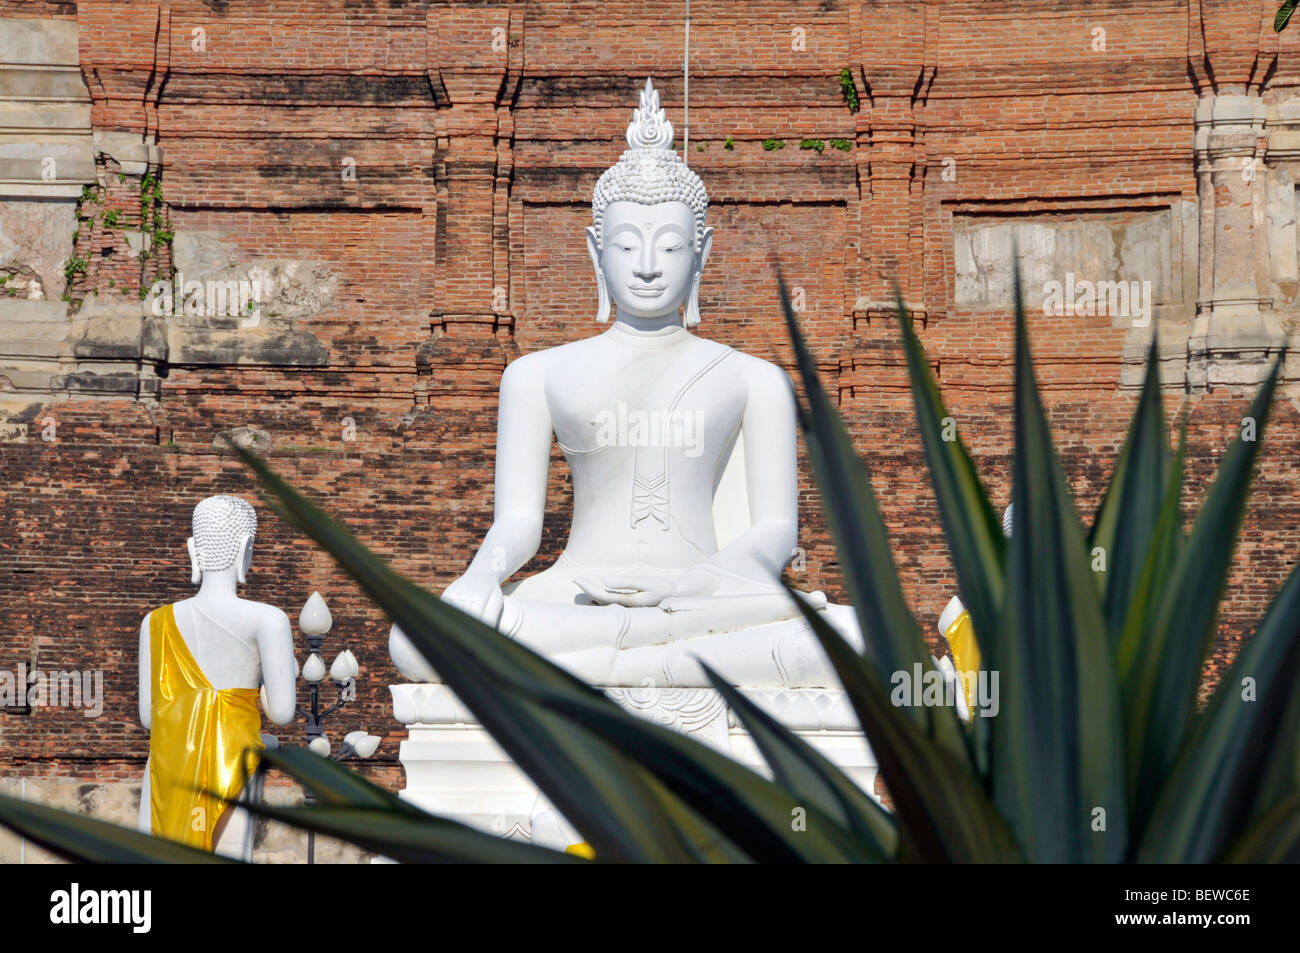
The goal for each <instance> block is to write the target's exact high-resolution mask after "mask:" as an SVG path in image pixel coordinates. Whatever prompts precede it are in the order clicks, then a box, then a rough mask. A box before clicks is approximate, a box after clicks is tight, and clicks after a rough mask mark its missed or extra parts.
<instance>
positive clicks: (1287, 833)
mask: <svg viewBox="0 0 1300 953" xmlns="http://www.w3.org/2000/svg"><path fill="white" fill-rule="evenodd" d="M1223 863H1225V864H1297V863H1300V794H1296V795H1294V796H1293V797H1291V798H1289V799H1288V800H1286V801H1284V802H1282V803H1281V804H1279V805H1277V807H1275V808H1273V810H1271V811H1269V812H1268V813H1267V814H1266V815H1265V816H1264V817H1262V818H1260V819H1259V821H1258V822H1256V823H1255V824H1254V825H1253V826H1252V827H1251V828H1250V830H1248V831H1246V833H1244V834H1242V835H1241V837H1240V838H1239V839H1238V840H1237V842H1236V843H1235V844H1233V845H1232V847H1231V848H1230V849H1229V850H1228V851H1227V852H1226V853H1225V854H1224V855H1223Z"/></svg>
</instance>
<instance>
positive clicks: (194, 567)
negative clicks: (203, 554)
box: [185, 536, 203, 586]
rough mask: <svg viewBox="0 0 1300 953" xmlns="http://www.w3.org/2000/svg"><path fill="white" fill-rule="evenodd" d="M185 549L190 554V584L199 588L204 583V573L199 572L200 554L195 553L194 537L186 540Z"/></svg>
mask: <svg viewBox="0 0 1300 953" xmlns="http://www.w3.org/2000/svg"><path fill="white" fill-rule="evenodd" d="M185 549H186V551H187V552H188V553H189V554H190V582H191V583H192V584H193V585H196V586H197V585H198V584H199V583H200V582H202V581H203V573H202V572H200V571H199V554H198V553H196V552H195V551H194V537H193V536H191V537H190V538H189V539H187V540H185Z"/></svg>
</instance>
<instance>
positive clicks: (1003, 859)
mask: <svg viewBox="0 0 1300 953" xmlns="http://www.w3.org/2000/svg"><path fill="white" fill-rule="evenodd" d="M791 596H792V598H794V600H795V603H796V605H798V607H799V610H800V611H801V612H802V613H803V616H804V618H805V619H807V621H808V624H809V625H810V626H811V627H812V630H813V633H814V634H815V635H816V636H817V640H818V641H819V642H821V644H822V647H823V648H824V649H825V650H826V654H827V655H828V656H830V660H831V664H832V665H834V667H835V672H836V674H837V675H838V676H839V678H840V681H841V682H842V683H843V685H844V690H845V692H846V693H847V695H848V698H849V701H850V703H851V704H852V705H853V709H854V711H855V712H856V713H857V716H858V720H859V721H860V722H861V723H862V730H863V732H864V733H865V734H866V736H867V741H868V743H869V744H870V745H871V751H872V752H873V753H874V754H875V756H876V760H877V761H878V762H879V764H880V773H881V775H882V776H883V777H884V779H885V786H886V788H888V790H889V793H890V796H891V797H892V798H893V801H894V810H895V813H896V816H897V818H898V836H899V859H901V860H904V861H910V862H919V863H1011V862H1015V861H1019V860H1021V859H1022V858H1021V852H1020V850H1019V848H1018V847H1017V846H1016V843H1015V840H1014V838H1013V837H1012V836H1011V832H1010V831H1009V830H1008V828H1007V824H1006V821H1005V820H1004V819H1003V818H1002V817H1001V816H1000V815H999V814H998V812H997V811H996V810H995V809H994V807H993V804H992V803H991V802H990V801H989V799H988V796H987V795H986V794H985V793H984V789H983V786H982V785H981V784H980V782H979V781H978V780H977V779H976V778H975V776H974V775H972V774H971V772H970V770H969V767H968V766H967V765H966V764H965V762H964V761H963V760H961V759H959V758H957V757H954V756H953V754H952V753H951V752H950V751H948V750H947V749H945V748H944V747H942V746H941V745H939V744H938V743H936V742H935V741H934V740H933V739H931V738H929V737H928V736H927V735H926V734H925V733H924V732H923V731H922V729H921V728H920V727H918V726H917V725H916V723H915V722H914V721H913V720H912V719H910V718H908V717H906V716H905V715H904V714H903V712H902V711H901V710H900V709H899V707H897V706H895V705H894V704H893V702H892V700H891V699H890V697H889V696H888V695H887V694H886V691H885V689H884V687H883V686H882V684H881V681H880V679H879V678H878V676H877V675H876V673H875V671H874V669H873V668H872V667H871V666H870V664H869V663H868V662H867V661H866V659H864V658H863V657H862V656H860V655H859V654H858V653H857V652H855V651H854V650H853V647H852V646H850V645H849V644H848V643H847V642H846V641H844V637H843V636H841V635H840V634H839V632H838V631H836V629H835V628H834V627H833V626H832V625H830V623H828V622H827V621H826V620H825V619H824V618H823V617H822V615H821V614H820V613H818V612H815V611H813V610H812V609H811V608H810V607H809V606H808V604H807V603H806V602H805V601H804V600H803V598H802V596H800V595H799V594H798V593H796V592H794V591H793V590H791ZM909 674H910V673H909ZM977 717H978V716H977Z"/></svg>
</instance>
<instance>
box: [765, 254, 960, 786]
mask: <svg viewBox="0 0 1300 953" xmlns="http://www.w3.org/2000/svg"><path fill="white" fill-rule="evenodd" d="M778 283H779V287H780V292H781V305H782V308H783V309H784V311H785V319H786V323H787V325H788V326H789V329H790V338H791V340H792V341H793V343H794V351H795V359H796V361H797V363H798V365H799V373H800V376H801V377H802V379H803V384H804V392H805V395H806V397H807V401H808V406H807V408H805V407H803V406H802V405H800V406H799V423H800V427H801V429H802V430H803V434H804V444H805V446H806V447H807V448H808V456H809V459H811V460H812V464H813V473H814V474H815V475H816V478H817V485H818V488H819V489H820V490H821V495H822V502H823V505H824V506H825V509H826V516H827V522H828V523H829V524H830V529H831V535H832V536H833V537H834V538H835V550H836V552H837V553H838V555H839V557H840V562H841V564H842V565H843V566H844V584H845V587H846V588H847V589H848V591H849V596H850V598H851V599H852V601H853V605H854V608H855V610H856V612H857V617H858V622H859V625H860V627H861V629H862V635H863V639H864V640H865V651H864V655H865V657H866V658H867V659H868V661H869V662H870V664H871V665H872V667H873V668H874V670H875V672H876V675H877V678H878V680H879V682H880V683H882V684H884V683H888V682H889V681H890V679H891V678H892V677H893V674H894V673H895V672H909V673H910V672H911V671H912V670H913V666H914V665H917V664H919V665H921V666H922V668H923V669H924V670H926V671H935V672H937V671H938V669H937V667H936V666H935V664H934V659H933V656H931V654H930V652H929V651H928V650H927V649H926V647H925V642H924V640H923V639H922V638H921V630H920V627H919V626H918V625H917V623H916V619H915V618H914V617H913V615H912V612H911V610H910V609H909V608H908V607H907V600H906V598H905V597H904V595H903V588H902V584H901V583H900V582H899V579H898V570H897V567H896V566H895V565H894V557H893V555H892V554H891V552H890V549H889V535H888V533H887V532H886V530H885V523H884V520H883V519H882V518H881V515H880V507H879V505H878V504H877V503H876V496H875V492H874V491H873V490H872V488H871V481H870V480H869V479H868V477H867V472H866V468H865V467H864V466H863V465H862V461H861V460H860V459H859V458H858V455H857V453H856V452H855V451H854V449H853V442H852V441H851V440H850V439H849V435H848V433H847V432H846V431H845V430H844V424H843V422H842V421H841V420H840V418H839V414H837V413H836V412H835V408H834V407H833V406H832V405H831V402H830V399H829V398H828V397H827V395H826V391H825V389H824V388H823V387H822V384H821V378H820V376H819V375H818V373H817V365H816V363H815V362H814V361H813V357H812V353H811V352H810V351H809V350H808V346H807V344H806V343H805V342H804V339H803V335H802V334H801V333H800V331H799V324H798V321H797V320H796V319H795V315H794V309H793V308H792V307H791V306H790V299H789V296H788V295H787V294H786V290H785V283H784V282H781V281H779V279H778ZM906 716H907V717H909V718H912V719H913V720H914V721H915V722H916V723H917V724H918V725H920V726H922V727H924V728H925V730H926V732H927V733H928V734H929V735H930V736H931V737H933V738H935V739H936V740H937V741H938V742H939V744H940V745H942V746H943V747H944V748H946V749H947V750H948V751H950V752H951V753H952V754H953V756H954V757H957V758H960V759H961V760H963V761H967V762H969V760H970V753H969V751H968V750H967V746H966V741H965V737H964V735H963V732H962V730H961V725H960V723H959V722H958V720H957V713H956V710H955V709H954V708H951V707H946V706H943V707H937V708H923V707H913V708H910V709H908V710H907V712H906Z"/></svg>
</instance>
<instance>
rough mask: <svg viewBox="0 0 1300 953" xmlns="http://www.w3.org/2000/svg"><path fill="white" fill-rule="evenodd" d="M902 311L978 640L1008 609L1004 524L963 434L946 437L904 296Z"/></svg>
mask: <svg viewBox="0 0 1300 953" xmlns="http://www.w3.org/2000/svg"><path fill="white" fill-rule="evenodd" d="M897 307H898V323H899V326H900V330H901V333H902V338H903V351H904V353H905V355H906V357H907V376H908V381H909V383H910V385H911V390H912V400H913V402H914V403H915V405H916V425H917V429H918V430H919V431H920V433H921V444H922V446H923V447H924V449H925V460H926V464H927V466H928V467H929V469H930V482H931V483H932V484H933V486H934V495H935V498H936V500H937V501H938V503H939V516H940V518H941V519H942V521H943V529H944V536H945V538H946V540H947V543H948V551H949V552H950V553H951V554H952V562H953V568H954V569H955V570H956V573H957V582H958V586H959V588H960V590H961V600H962V604H963V605H965V607H966V609H967V611H969V612H970V615H971V622H972V623H973V625H974V628H975V633H976V636H977V637H978V635H979V633H980V632H981V631H988V630H989V629H992V628H993V627H994V625H995V624H996V623H997V619H998V614H999V612H1000V611H1001V607H1002V597H1003V591H1004V586H1005V579H1004V574H1003V562H1004V559H1005V552H1006V538H1005V537H1004V536H1003V534H1002V520H1001V519H1000V518H999V517H998V515H997V512H996V511H995V510H994V508H993V506H992V505H991V504H990V503H989V497H988V492H987V491H986V490H985V489H984V484H983V482H982V481H981V480H980V477H979V473H977V472H976V470H975V463H974V461H973V460H972V459H971V456H970V453H969V452H968V451H967V450H966V445H965V444H964V443H963V442H962V439H961V435H960V433H958V434H957V436H956V439H954V440H945V439H944V437H943V433H944V429H945V428H944V420H945V419H948V418H949V414H948V410H947V408H946V407H944V404H943V397H942V395H941V394H940V392H939V385H938V383H937V382H936V381H935V378H934V372H933V371H931V370H930V364H929V362H928V361H927V360H926V358H925V351H924V349H923V348H922V347H921V341H920V338H918V337H917V334H916V329H915V327H914V326H913V324H912V319H911V316H910V315H909V314H908V313H907V308H906V306H905V305H904V304H903V299H902V296H901V295H898V305H897Z"/></svg>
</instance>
